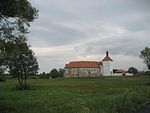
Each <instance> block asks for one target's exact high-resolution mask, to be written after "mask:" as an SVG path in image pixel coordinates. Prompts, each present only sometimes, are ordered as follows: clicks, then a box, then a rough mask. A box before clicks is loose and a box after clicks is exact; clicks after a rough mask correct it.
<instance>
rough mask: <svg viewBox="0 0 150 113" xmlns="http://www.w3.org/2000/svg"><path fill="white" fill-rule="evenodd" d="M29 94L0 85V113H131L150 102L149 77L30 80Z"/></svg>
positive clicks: (11, 82) (11, 85) (12, 84)
mask: <svg viewBox="0 0 150 113" xmlns="http://www.w3.org/2000/svg"><path fill="white" fill-rule="evenodd" d="M28 84H30V85H31V86H32V90H25V91H19V90H15V86H16V85H17V80H14V79H12V80H11V79H10V80H7V82H0V113H134V112H135V110H136V108H138V107H139V106H140V105H141V104H143V103H144V102H146V101H150V77H147V76H142V77H99V78H56V79H30V80H28Z"/></svg>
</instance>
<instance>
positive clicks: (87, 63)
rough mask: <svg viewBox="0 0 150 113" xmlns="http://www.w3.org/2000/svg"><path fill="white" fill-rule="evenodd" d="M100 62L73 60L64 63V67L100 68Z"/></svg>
mask: <svg viewBox="0 0 150 113" xmlns="http://www.w3.org/2000/svg"><path fill="white" fill-rule="evenodd" d="M101 65H102V62H96V61H74V62H70V63H69V64H66V66H65V68H100V66H101Z"/></svg>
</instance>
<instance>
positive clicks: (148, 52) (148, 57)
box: [140, 47, 150, 70]
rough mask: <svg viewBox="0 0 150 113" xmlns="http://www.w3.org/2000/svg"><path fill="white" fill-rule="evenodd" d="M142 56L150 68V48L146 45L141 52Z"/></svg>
mask: <svg viewBox="0 0 150 113" xmlns="http://www.w3.org/2000/svg"><path fill="white" fill-rule="evenodd" d="M140 57H141V58H142V59H144V62H145V64H146V65H147V68H148V69H149V70H150V48H148V47H145V48H144V49H143V50H142V51H141V54H140Z"/></svg>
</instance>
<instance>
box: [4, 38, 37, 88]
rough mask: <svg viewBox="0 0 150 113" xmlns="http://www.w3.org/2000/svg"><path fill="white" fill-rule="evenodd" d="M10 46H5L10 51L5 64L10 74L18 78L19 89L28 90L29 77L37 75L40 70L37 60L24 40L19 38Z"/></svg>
mask: <svg viewBox="0 0 150 113" xmlns="http://www.w3.org/2000/svg"><path fill="white" fill-rule="evenodd" d="M6 44H7V42H6ZM8 45H9V48H8ZM8 45H6V46H5V48H6V49H7V50H8V51H9V52H8V51H7V53H6V54H8V55H7V57H5V64H6V66H7V67H8V69H9V72H10V74H12V75H15V76H16V77H17V79H18V82H19V86H20V87H19V88H21V89H26V88H27V84H26V80H27V77H28V76H29V75H32V74H35V73H37V71H38V69H39V67H38V62H37V59H36V57H35V56H34V53H33V51H32V50H31V49H30V46H29V45H28V44H27V42H26V40H25V39H24V38H18V39H16V40H15V41H14V43H9V42H8Z"/></svg>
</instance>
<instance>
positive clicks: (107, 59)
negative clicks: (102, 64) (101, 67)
mask: <svg viewBox="0 0 150 113" xmlns="http://www.w3.org/2000/svg"><path fill="white" fill-rule="evenodd" d="M102 61H113V60H112V59H111V58H110V57H109V56H105V58H104V59H103V60H102Z"/></svg>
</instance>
